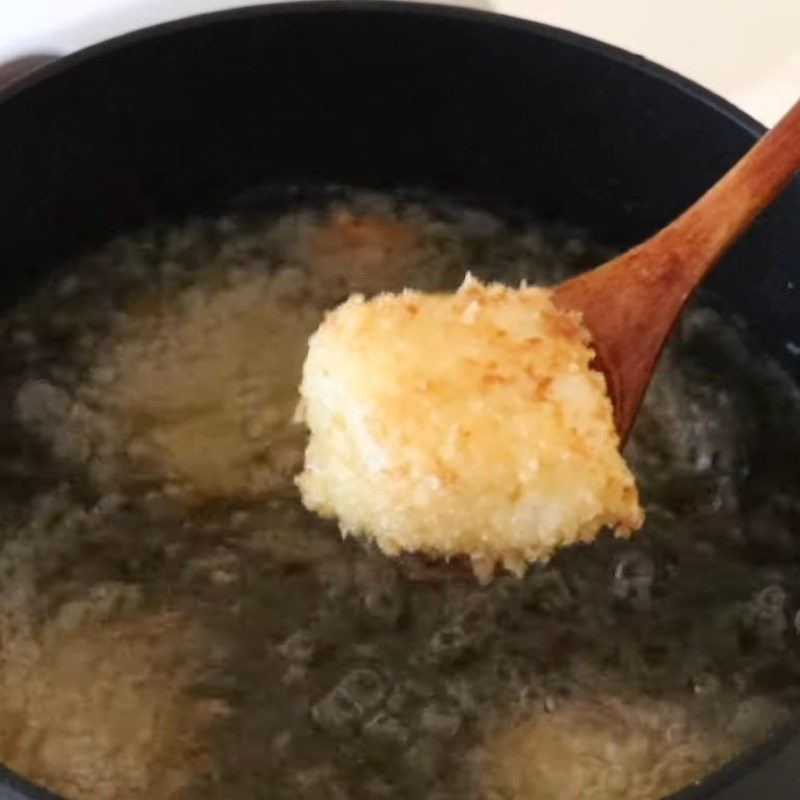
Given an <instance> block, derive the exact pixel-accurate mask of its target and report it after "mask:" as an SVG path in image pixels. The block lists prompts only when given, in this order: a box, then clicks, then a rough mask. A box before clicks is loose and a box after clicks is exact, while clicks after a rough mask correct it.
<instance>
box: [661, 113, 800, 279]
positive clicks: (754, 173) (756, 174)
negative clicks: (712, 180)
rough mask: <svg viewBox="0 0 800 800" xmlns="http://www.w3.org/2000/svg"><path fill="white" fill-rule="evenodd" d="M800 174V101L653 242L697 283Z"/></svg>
mask: <svg viewBox="0 0 800 800" xmlns="http://www.w3.org/2000/svg"><path fill="white" fill-rule="evenodd" d="M798 170H800V100H799V101H798V102H797V103H795V105H794V106H793V107H792V108H791V110H790V111H789V112H788V113H787V114H786V115H785V116H784V117H783V118H782V119H781V120H780V122H778V124H777V125H775V127H774V128H772V130H770V131H768V132H767V133H766V134H765V135H764V137H763V138H762V139H761V140H760V141H759V142H758V143H757V144H756V145H755V146H754V147H753V148H752V149H751V150H750V152H749V153H747V155H746V156H745V157H744V158H742V159H741V161H739V162H738V163H737V164H736V165H735V166H734V167H733V168H732V169H731V170H730V171H729V172H728V173H726V174H725V175H724V176H723V177H722V178H721V179H720V180H719V181H718V182H717V183H716V184H714V186H712V187H711V189H709V190H708V191H707V192H706V193H705V194H704V195H703V196H702V197H701V198H700V199H699V200H698V201H697V202H696V203H694V205H692V206H691V207H690V208H689V209H688V210H687V211H686V212H684V213H683V214H682V215H681V216H680V217H678V218H677V219H676V220H675V221H674V222H673V223H672V224H671V225H669V226H667V227H666V228H664V230H663V231H661V232H660V233H659V234H657V236H656V237H655V238H660V237H664V239H665V241H662V245H667V243H670V244H673V245H674V247H673V248H669V247H668V249H673V252H675V254H676V255H677V256H678V259H677V260H678V261H679V262H680V261H684V258H681V255H683V256H684V257H685V262H688V263H684V265H683V266H684V269H685V270H686V272H685V277H686V279H687V281H691V282H692V283H693V284H696V283H697V282H699V281H700V280H701V279H702V278H703V276H704V275H705V274H706V273H707V272H708V270H709V269H710V268H711V267H712V266H713V265H714V263H715V262H716V261H717V260H718V259H719V257H720V256H721V255H722V254H723V253H724V252H725V251H726V250H727V249H728V248H729V247H730V246H731V244H733V242H734V241H735V240H736V239H737V238H738V237H739V235H740V234H741V233H742V231H743V230H745V229H746V228H747V227H748V226H749V225H750V223H751V222H752V221H753V220H754V219H755V218H756V217H757V216H758V215H759V214H760V213H761V212H762V211H763V210H764V208H766V206H767V205H769V203H770V202H771V201H772V200H774V199H775V198H776V197H777V196H778V194H780V192H781V191H782V190H783V189H784V188H785V187H786V186H787V184H788V183H789V182H790V181H791V179H792V176H793V175H794V173H795V172H797V171H798Z"/></svg>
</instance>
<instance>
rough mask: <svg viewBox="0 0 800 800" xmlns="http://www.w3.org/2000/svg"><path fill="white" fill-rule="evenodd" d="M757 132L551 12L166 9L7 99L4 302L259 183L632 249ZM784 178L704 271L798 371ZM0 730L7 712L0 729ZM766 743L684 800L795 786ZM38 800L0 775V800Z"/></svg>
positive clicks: (798, 255) (793, 198)
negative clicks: (468, 201) (388, 201)
mask: <svg viewBox="0 0 800 800" xmlns="http://www.w3.org/2000/svg"><path fill="white" fill-rule="evenodd" d="M761 131H762V128H761V126H759V125H758V124H757V123H756V122H754V121H753V120H751V119H750V118H748V117H747V116H746V115H745V114H743V113H741V112H740V111H738V110H736V109H735V108H733V107H732V106H730V105H728V104H727V103H725V102H724V101H722V100H720V99H719V98H717V97H715V96H714V95H712V94H710V93H709V92H707V91H705V90H703V89H701V88H700V87H698V86H696V85H695V84H692V83H690V82H689V81H686V80H684V79H683V78H680V77H679V76H677V75H674V74H672V73H670V72H667V71H666V70H663V69H661V68H659V67H656V66H655V65H653V64H650V63H648V62H646V61H645V60H643V59H641V58H638V57H636V56H632V55H630V54H628V53H625V52H622V51H620V50H617V49H615V48H612V47H609V46H607V45H603V44H600V43H598V42H595V41H592V40H589V39H585V38H583V37H579V36H576V35H574V34H570V33H565V32H563V31H559V30H556V29H553V28H548V27H545V26H541V25H536V24H532V23H528V22H521V21H516V20H511V19H506V18H503V17H499V16H495V15H491V14H485V13H478V12H468V11H458V10H454V9H449V8H441V7H430V6H422V5H412V4H405V3H391V2H326V3H305V4H302V5H291V4H290V5H271V6H264V7H253V8H248V9H242V10H239V11H234V12H224V13H220V14H212V15H207V16H202V17H197V18H193V19H189V20H184V21H180V22H177V23H172V24H168V25H164V26H160V27H157V28H153V29H150V30H147V31H143V32H139V33H135V34H132V35H130V36H125V37H122V38H120V39H117V40H114V41H112V42H109V43H105V44H101V45H99V46H97V47H93V48H90V49H89V50H86V51H83V52H81V53H78V54H76V55H74V56H70V57H68V58H64V59H61V60H60V61H58V62H57V63H55V64H51V65H49V66H46V67H44V68H42V69H41V70H39V71H37V72H36V73H35V74H33V75H31V76H28V77H26V78H23V79H21V80H19V81H17V82H16V83H14V85H13V86H12V87H10V88H8V89H6V90H5V91H4V92H0V242H2V258H1V259H0V264H2V273H0V281H2V283H1V284H0V285H2V287H3V302H4V303H5V304H11V303H13V302H14V301H15V300H16V299H17V298H19V297H20V296H21V295H23V294H25V293H26V292H28V291H30V290H31V288H32V287H33V286H34V285H36V283H37V282H38V281H39V280H40V279H41V278H42V277H43V276H45V275H46V274H47V273H48V271H49V270H51V269H52V268H53V267H54V266H55V265H57V264H58V263H59V261H60V260H61V259H63V258H64V257H66V256H69V255H71V254H73V253H74V252H75V251H76V250H78V249H80V248H82V247H84V246H87V245H90V244H92V243H97V242H100V241H102V240H104V239H106V238H108V237H109V236H110V235H111V234H113V233H115V232H117V231H119V230H121V229H124V228H129V227H132V226H136V225H139V224H141V223H144V222H147V221H151V220H153V219H170V218H179V217H182V216H185V215H186V214H188V213H194V212H201V211H213V210H218V209H219V208H220V207H221V206H223V205H224V204H225V203H226V201H228V200H229V199H230V198H231V197H233V196H236V195H240V194H241V193H242V192H246V190H248V189H249V188H251V187H254V186H258V185H259V184H263V183H266V182H270V181H311V182H337V183H346V184H353V185H358V186H369V187H375V188H381V187H384V188H386V187H393V186H423V187H427V188H430V189H433V190H436V191H438V192H443V193H447V194H450V195H456V196H461V197H467V198H472V199H477V200H479V201H481V202H482V203H484V204H486V205H498V204H509V203H510V204H515V205H518V206H519V205H522V206H525V207H527V208H530V209H531V210H532V211H533V212H535V213H536V214H537V215H538V216H539V217H541V218H542V219H544V220H550V219H553V220H555V219H558V220H565V221H567V222H569V223H572V224H575V225H579V226H583V227H586V228H588V229H589V230H590V231H591V232H592V234H593V235H594V237H595V238H596V239H598V240H600V241H604V242H607V243H610V244H617V245H621V246H627V245H630V244H633V243H634V242H636V241H638V240H640V239H643V238H644V237H645V236H646V235H648V234H650V233H652V232H653V231H655V230H656V229H657V228H659V227H660V226H661V225H663V224H664V223H665V222H666V221H667V220H669V219H670V218H672V217H673V216H674V215H675V214H676V212H678V211H679V210H681V209H683V208H684V207H685V206H686V205H688V204H689V202H690V201H692V200H693V199H695V198H696V197H697V196H698V195H699V194H700V193H701V191H702V190H703V189H705V188H706V187H707V186H709V185H710V184H711V183H712V182H713V181H714V180H715V179H716V178H717V177H718V176H719V175H720V174H721V173H722V172H723V171H724V170H725V169H726V168H727V167H728V166H730V165H731V164H732V163H733V162H734V161H735V160H736V159H737V158H738V157H739V156H740V155H741V154H742V153H743V152H744V151H745V150H746V149H747V148H748V147H749V146H750V145H751V144H752V142H753V140H754V138H755V137H756V136H758V135H759V134H760V133H761ZM798 218H800V184H799V183H798V182H797V181H795V183H794V185H792V186H791V187H790V188H789V190H788V191H787V192H786V193H785V195H784V196H783V197H782V198H781V200H780V201H779V202H778V203H777V204H776V205H775V206H774V207H773V208H771V209H770V210H769V211H768V212H767V213H766V214H765V215H764V217H763V219H762V220H761V221H760V222H759V223H758V224H757V225H756V226H755V228H754V229H753V230H752V231H751V233H750V234H749V235H748V236H747V237H746V239H745V240H743V241H742V242H741V243H740V244H739V245H738V246H737V247H736V248H734V250H733V251H732V252H731V253H730V254H729V255H728V256H727V259H726V260H727V262H728V264H727V267H726V268H725V269H720V270H718V271H717V272H716V273H715V276H714V278H713V279H712V280H711V281H710V282H709V285H708V294H707V298H710V299H711V301H712V302H713V303H715V304H716V305H717V306H718V307H720V308H722V309H723V310H726V311H729V312H734V313H737V314H739V315H740V316H741V317H743V318H744V319H745V320H746V321H747V322H748V323H749V327H750V328H751V329H752V330H753V332H754V333H755V335H756V336H758V337H759V338H760V340H761V342H762V344H763V345H764V346H765V347H766V348H767V350H768V351H769V352H770V353H771V354H772V355H773V356H774V357H775V358H776V359H777V360H778V361H781V362H782V363H783V364H784V365H785V366H786V367H787V369H788V370H789V371H790V372H791V373H792V374H793V375H794V376H795V377H796V378H798V380H800V358H797V356H793V355H792V352H791V348H787V347H786V342H787V341H789V340H792V339H793V338H794V341H798V337H800V288H798V289H793V288H792V285H794V286H797V287H800V225H798V224H797V219H798ZM0 724H1V723H0ZM798 764H800V738H796V737H794V736H793V734H792V732H789V733H785V734H783V735H781V736H777V737H775V739H774V740H773V741H771V742H768V743H766V744H765V745H764V746H763V747H762V748H761V749H760V750H758V751H757V752H753V753H750V754H749V755H747V756H746V757H744V758H742V759H740V760H739V761H737V762H735V763H734V764H731V765H729V766H728V767H726V768H725V769H723V770H722V771H721V772H719V773H717V774H715V775H713V776H711V777H710V778H708V779H707V780H705V781H704V782H702V783H701V784H700V785H698V786H694V787H691V788H689V789H687V790H685V791H684V792H682V793H679V795H677V797H680V798H681V800H690V799H691V800H694V798H708V799H709V800H711V799H712V798H713V800H745V799H747V800H750V799H751V798H770V800H796V798H798V797H800V769H798V767H797V765H798ZM47 797H50V798H52V797H53V795H50V794H47V793H42V792H41V791H39V790H36V789H35V788H33V787H31V786H29V785H28V784H26V783H25V782H24V781H21V780H20V779H18V778H16V777H15V776H13V775H11V774H10V773H8V772H6V771H2V770H0V800H22V799H23V798H47Z"/></svg>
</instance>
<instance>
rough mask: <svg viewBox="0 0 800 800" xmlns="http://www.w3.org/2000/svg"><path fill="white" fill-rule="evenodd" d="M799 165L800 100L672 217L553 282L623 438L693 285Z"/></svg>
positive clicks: (777, 191)
mask: <svg viewBox="0 0 800 800" xmlns="http://www.w3.org/2000/svg"><path fill="white" fill-rule="evenodd" d="M799 169H800V101H798V103H796V104H795V105H794V107H793V108H792V109H791V111H789V113H788V114H787V115H786V116H785V117H784V118H783V119H782V120H781V121H780V122H779V123H778V124H777V125H776V126H775V127H774V128H773V129H772V130H771V131H769V132H768V133H766V134H765V135H764V137H763V138H762V139H761V140H760V141H758V142H757V143H756V145H755V146H754V147H753V148H752V149H751V150H750V151H749V152H748V153H747V154H746V155H745V156H744V157H743V158H742V159H741V161H739V162H738V163H737V164H736V165H735V166H734V167H733V168H732V169H731V170H730V171H729V172H728V173H726V174H725V175H724V176H723V177H722V178H721V179H720V180H719V181H718V182H717V183H716V184H715V185H714V186H712V187H711V189H709V190H708V191H707V192H706V193H705V194H704V195H703V196H702V197H701V198H700V199H699V200H698V201H697V202H696V203H695V204H694V205H693V206H691V207H690V208H689V209H688V210H687V211H685V212H684V213H683V214H681V216H679V217H678V218H677V219H676V220H675V221H674V222H672V223H670V224H669V225H667V227H666V228H664V229H663V230H661V231H659V232H658V233H657V234H655V236H653V237H652V238H650V239H648V240H647V241H645V242H643V243H642V244H640V245H638V246H636V247H634V248H633V249H631V250H629V251H628V252H627V253H624V254H623V255H621V256H619V257H618V258H615V259H614V260H613V261H609V262H608V263H606V264H603V265H602V266H600V267H597V268H596V269H593V270H591V271H589V272H586V273H584V274H583V275H578V276H577V277H575V278H572V279H570V280H568V281H565V282H564V283H562V284H560V285H559V286H557V287H556V289H555V295H554V298H555V301H556V303H557V304H558V305H560V306H561V307H562V308H565V309H571V310H574V311H580V312H582V314H583V321H584V323H585V325H586V327H587V328H588V330H589V333H590V334H591V336H592V339H593V342H592V343H593V345H594V348H595V351H596V353H597V357H596V362H595V365H596V366H597V368H598V369H600V370H601V371H602V372H603V373H605V376H606V381H607V383H608V391H609V394H610V396H611V401H612V403H613V404H614V414H615V421H616V425H617V430H618V431H619V434H620V437H621V439H622V441H623V442H624V441H625V439H626V438H627V436H628V433H629V432H630V429H631V425H633V421H634V418H635V417H636V412H637V411H638V410H639V405H640V404H641V402H642V397H643V396H644V393H645V390H646V389H647V385H648V384H649V383H650V378H651V376H652V374H653V370H654V369H655V365H656V362H657V361H658V357H659V355H660V354H661V350H662V349H663V347H664V342H665V340H666V338H667V335H668V334H669V332H670V330H671V329H672V327H673V326H674V324H675V322H676V320H677V318H678V315H679V314H680V313H681V310H682V309H683V307H684V305H685V304H686V301H687V300H688V298H689V296H690V295H691V293H692V291H693V290H694V289H695V287H696V286H697V285H698V284H699V283H700V281H701V280H703V278H704V277H705V276H706V274H707V273H708V272H709V270H710V269H711V268H712V267H713V266H714V265H715V264H716V263H717V261H718V260H719V258H720V257H721V256H722V255H723V253H724V252H725V251H726V250H727V249H728V248H729V247H730V245H731V244H733V242H734V241H736V239H737V238H738V237H739V236H740V234H742V233H743V232H744V231H745V230H746V229H747V228H748V227H749V226H750V223H751V222H752V221H753V220H754V219H755V218H756V216H758V214H759V213H760V212H761V211H762V210H763V209H764V208H765V207H766V206H767V205H768V204H769V203H770V202H771V201H772V200H774V199H775V197H777V195H778V194H779V193H780V192H781V190H782V189H784V188H785V187H786V185H787V184H788V183H789V182H790V181H791V179H792V176H793V174H794V173H795V172H797V170H799Z"/></svg>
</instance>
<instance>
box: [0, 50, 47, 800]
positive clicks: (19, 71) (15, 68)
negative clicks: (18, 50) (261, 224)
mask: <svg viewBox="0 0 800 800" xmlns="http://www.w3.org/2000/svg"><path fill="white" fill-rule="evenodd" d="M57 58H58V56H57V55H55V54H53V53H31V55H28V56H20V57H19V58H15V59H14V60H13V61H6V62H5V63H4V64H0V89H5V87H6V86H8V85H9V84H11V83H13V82H14V81H16V80H18V79H19V78H21V77H22V76H23V75H27V74H28V73H29V72H32V71H33V70H35V69H39V67H43V66H44V65H45V64H49V63H50V62H51V61H55V60H56V59H57ZM0 800H1V798H0Z"/></svg>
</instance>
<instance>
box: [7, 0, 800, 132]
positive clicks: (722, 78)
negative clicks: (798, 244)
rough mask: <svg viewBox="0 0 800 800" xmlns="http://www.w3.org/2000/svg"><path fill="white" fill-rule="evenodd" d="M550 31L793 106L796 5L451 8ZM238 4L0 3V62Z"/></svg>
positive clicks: (763, 102)
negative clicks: (532, 22)
mask: <svg viewBox="0 0 800 800" xmlns="http://www.w3.org/2000/svg"><path fill="white" fill-rule="evenodd" d="M451 2H452V3H453V4H456V5H457V4H461V5H469V6H473V7H478V8H487V9H491V10H495V11H500V12H502V13H506V14H512V15H515V16H520V17H527V18H529V19H536V20H539V21H542V22H548V23H550V24H552V25H558V26H561V27H564V28H569V29H571V30H575V31H578V32H580V33H584V34H587V35H589V36H594V37H596V38H598V39H601V40H604V41H607V42H611V43H612V44H616V45H619V46H621V47H624V48H625V49H627V50H631V51H633V52H636V53H641V54H642V55H644V56H647V57H648V58H650V59H652V60H653V61H657V62H659V63H661V64H664V65H665V66H668V67H671V68H672V69H674V70H676V71H677V72H680V73H683V74H684V75H687V76H688V77H690V78H693V79H694V80H696V81H698V82H699V83H701V84H703V85H705V86H707V87H708V88H710V89H712V90H713V91H715V92H717V93H719V94H721V95H722V96H723V97H726V98H728V99H729V100H731V101H732V102H733V103H735V104H736V105H738V106H740V107H741V108H743V109H744V110H745V111H748V112H749V113H750V114H752V115H753V116H754V117H756V118H757V119H759V120H761V121H762V122H764V123H766V124H771V123H773V122H775V120H777V119H778V117H780V115H781V113H782V112H783V111H785V110H786V109H788V107H789V106H790V105H791V104H792V103H793V102H794V100H795V99H796V98H797V97H800V0H451ZM246 3H247V0H0V60H3V59H6V58H10V57H13V56H16V55H21V54H23V53H26V52H31V51H32V50H39V51H42V50H54V51H56V52H59V53H63V52H69V51H72V50H75V49H78V48H80V47H84V46H86V45H88V44H92V43H94V42H97V41H100V40H102V39H106V38H108V37H110V36H115V35H117V34H120V33H124V32H126V31H129V30H133V29H135V28H140V27H144V26H146V25H152V24H155V23H157V22H163V21H165V20H168V19H174V18H177V17H182V16H189V15H191V14H197V13H201V12H204V11H212V10H216V9H221V8H233V7H235V6H238V5H244V4H246Z"/></svg>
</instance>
